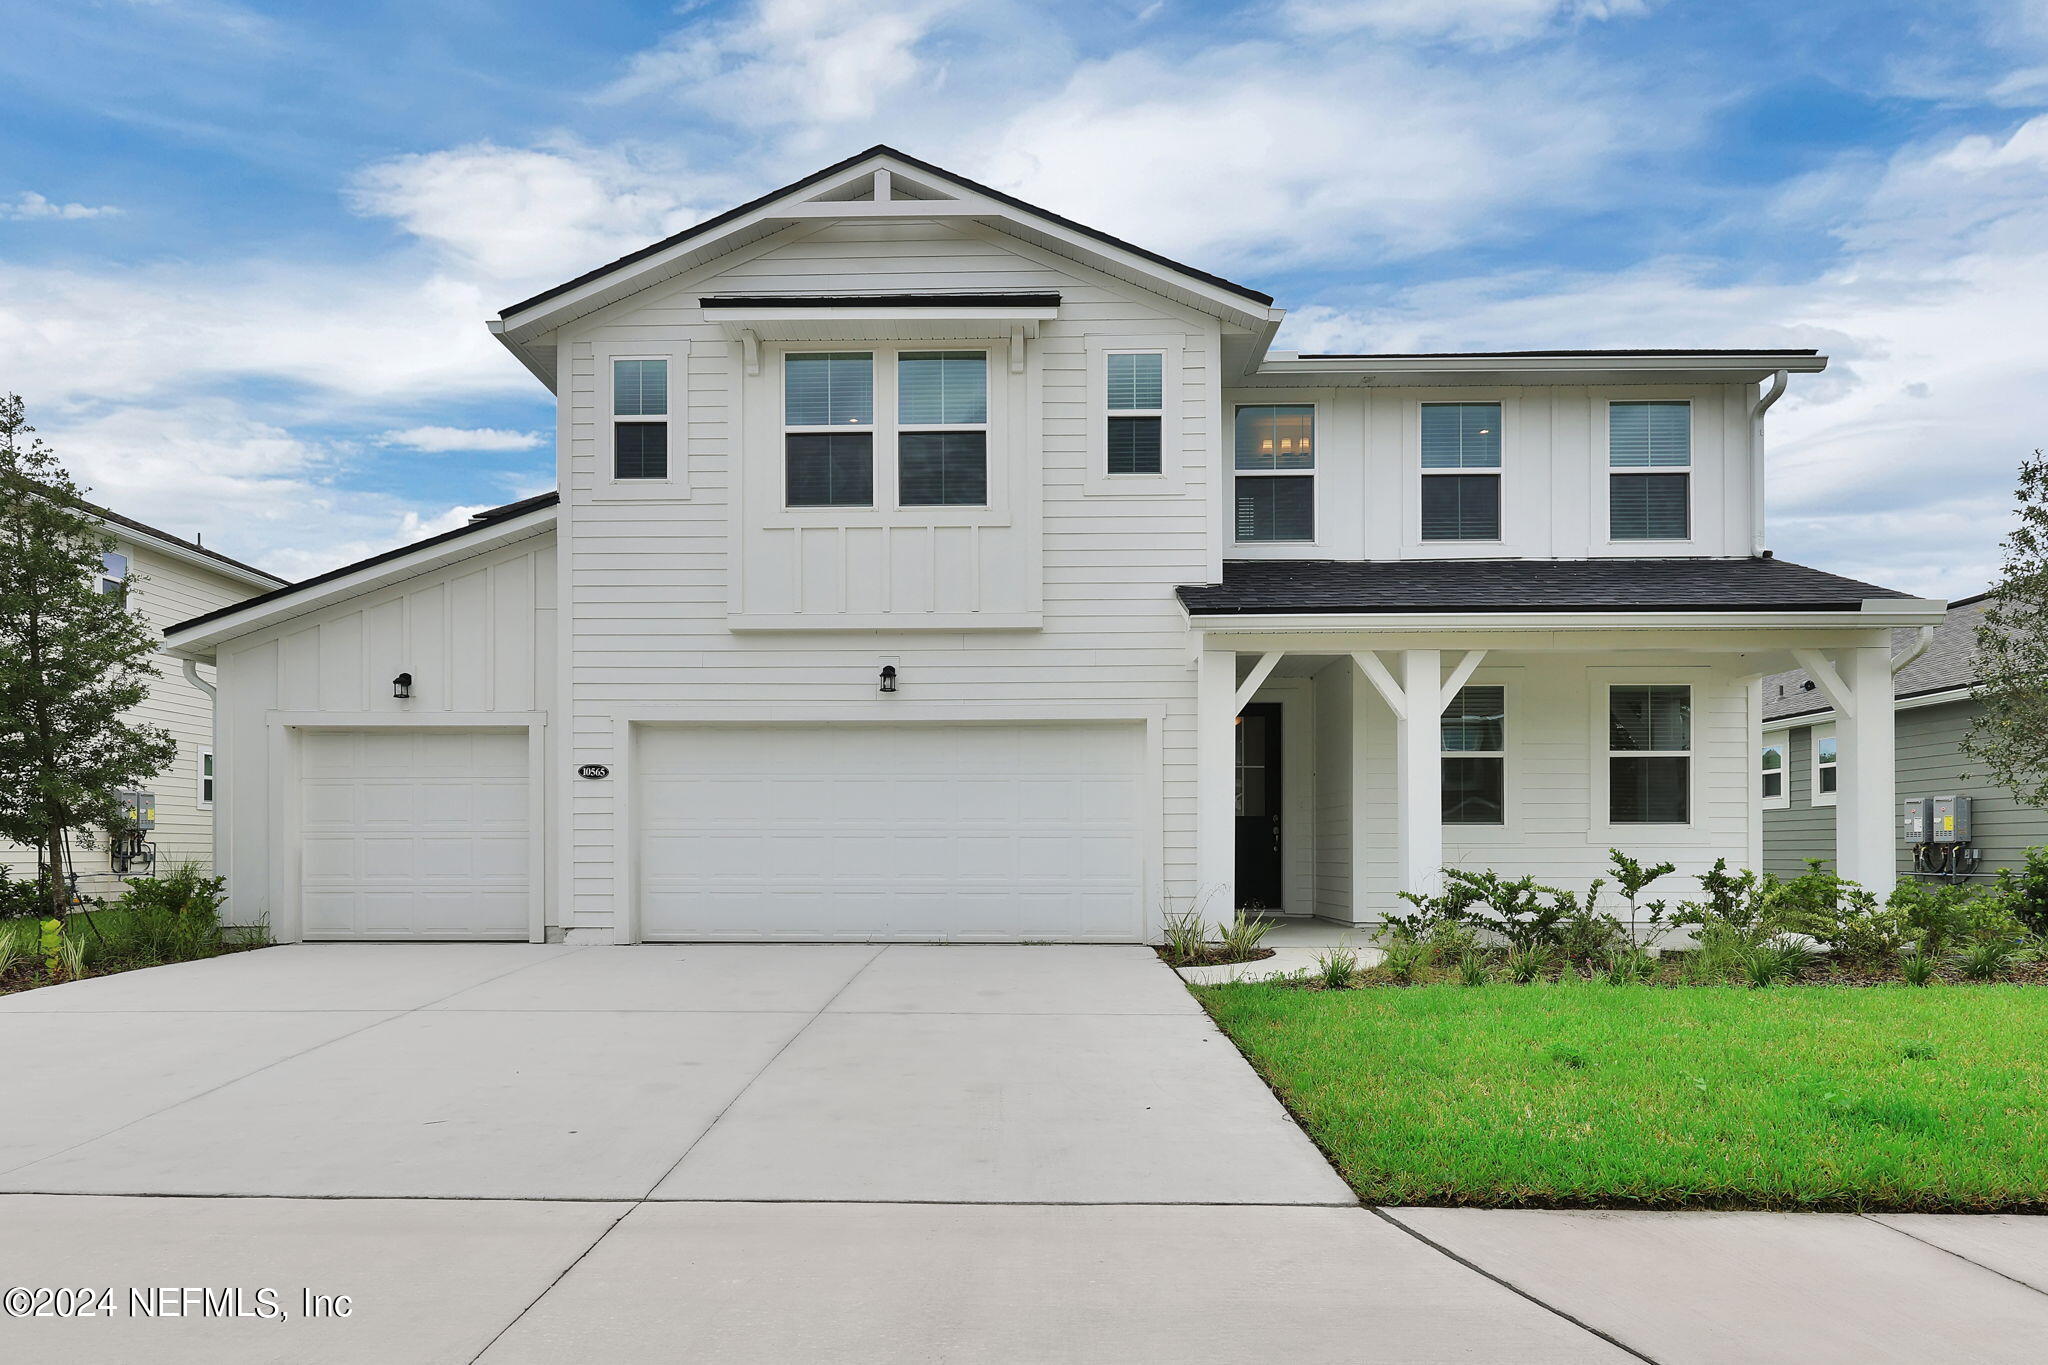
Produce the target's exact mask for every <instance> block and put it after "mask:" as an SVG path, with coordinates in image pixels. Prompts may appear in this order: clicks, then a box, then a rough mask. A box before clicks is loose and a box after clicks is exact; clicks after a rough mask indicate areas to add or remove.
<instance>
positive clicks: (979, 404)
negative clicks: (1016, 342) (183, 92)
mask: <svg viewBox="0 0 2048 1365" xmlns="http://www.w3.org/2000/svg"><path fill="white" fill-rule="evenodd" d="M782 419H783V436H782V454H783V500H784V503H785V505H786V506H789V507H792V508H801V507H874V506H876V505H877V502H878V494H877V491H876V486H877V482H878V480H877V478H876V469H875V460H876V452H877V451H878V450H879V451H881V452H882V453H883V458H884V459H885V460H888V461H890V463H892V464H893V465H894V471H893V477H890V476H889V475H888V474H887V473H885V474H884V476H883V478H882V479H881V480H880V481H879V482H880V484H881V489H882V492H881V493H880V495H879V499H880V500H881V501H884V502H886V501H888V500H889V499H891V498H892V497H893V501H894V505H895V506H897V507H985V506H987V505H988V458H989V451H988V443H989V381H988V352H986V351H983V350H951V349H948V350H936V349H934V350H909V349H905V350H899V351H869V350H861V351H794V352H791V353H789V354H788V355H786V356H784V357H783V361H782Z"/></svg>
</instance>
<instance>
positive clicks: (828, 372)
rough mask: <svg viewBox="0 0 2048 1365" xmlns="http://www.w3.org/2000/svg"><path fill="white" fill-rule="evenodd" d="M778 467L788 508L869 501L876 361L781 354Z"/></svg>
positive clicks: (864, 355)
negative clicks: (780, 471)
mask: <svg viewBox="0 0 2048 1365" xmlns="http://www.w3.org/2000/svg"><path fill="white" fill-rule="evenodd" d="M782 421H783V436H782V462H783V481H784V482H783V487H784V498H785V501H786V502H787V503H788V505H789V506H791V507H872V506H874V503H875V357H874V356H873V355H872V354H870V353H869V352H866V351H822V352H812V353H808V354H796V355H788V356H784V357H783V361H782Z"/></svg>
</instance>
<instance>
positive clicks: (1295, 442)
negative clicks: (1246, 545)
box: [1236, 403, 1316, 543]
mask: <svg viewBox="0 0 2048 1365" xmlns="http://www.w3.org/2000/svg"><path fill="white" fill-rule="evenodd" d="M1315 443H1316V409H1315V405H1314V404H1313V403H1261V404H1257V405H1253V406H1247V407H1241V408H1239V409H1238V410H1237V460H1236V464H1237V539H1238V540H1239V542H1240V543H1242V542H1245V541H1289V540H1293V541H1302V540H1314V539H1315V538H1316V479H1315V467H1316V451H1315Z"/></svg>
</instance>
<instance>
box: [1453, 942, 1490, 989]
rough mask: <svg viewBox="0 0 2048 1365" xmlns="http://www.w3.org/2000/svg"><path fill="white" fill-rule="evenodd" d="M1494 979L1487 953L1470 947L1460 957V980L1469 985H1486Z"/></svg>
mask: <svg viewBox="0 0 2048 1365" xmlns="http://www.w3.org/2000/svg"><path fill="white" fill-rule="evenodd" d="M1492 979H1493V971H1492V969H1491V968H1490V967H1488V965H1487V962H1486V955H1485V954H1484V953H1481V952H1480V951H1479V950H1478V949H1476V948H1474V949H1469V950H1467V951H1466V952H1465V953H1464V954H1462V955H1461V956H1460V957H1459V958H1458V980H1459V981H1460V982H1461V983H1462V984H1464V985H1467V986H1484V985H1485V984H1486V983H1487V982H1488V981H1491V980H1492Z"/></svg>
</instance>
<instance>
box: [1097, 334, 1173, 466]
mask: <svg viewBox="0 0 2048 1365" xmlns="http://www.w3.org/2000/svg"><path fill="white" fill-rule="evenodd" d="M1103 361H1104V363H1105V364H1106V365H1107V366H1108V370H1109V374H1108V381H1109V385H1108V392H1109V403H1108V406H1109V414H1108V417H1107V419H1106V420H1107V421H1108V424H1109V426H1108V432H1107V439H1106V448H1107V450H1108V452H1109V463H1108V472H1109V473H1111V474H1157V473H1159V472H1160V470H1161V461H1162V458H1163V447H1164V442H1163V440H1162V439H1161V437H1162V432H1163V429H1164V427H1165V425H1166V406H1165V405H1166V357H1165V355H1164V354H1163V353H1161V352H1159V351H1111V352H1109V354H1107V355H1106V356H1104V357H1103Z"/></svg>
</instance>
